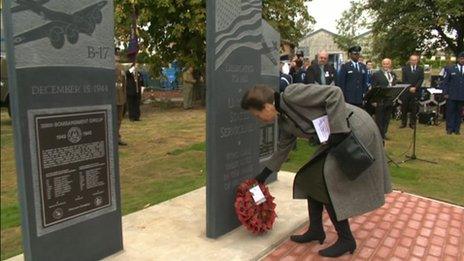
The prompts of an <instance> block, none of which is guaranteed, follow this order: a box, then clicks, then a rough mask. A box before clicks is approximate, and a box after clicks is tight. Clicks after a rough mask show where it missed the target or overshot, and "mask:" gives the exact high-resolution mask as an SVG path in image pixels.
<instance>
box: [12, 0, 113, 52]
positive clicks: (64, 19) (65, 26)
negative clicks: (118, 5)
mask: <svg viewBox="0 0 464 261" xmlns="http://www.w3.org/2000/svg"><path fill="white" fill-rule="evenodd" d="M48 1H49V0H37V1H34V0H16V1H15V2H16V3H17V4H18V5H17V6H14V7H13V8H12V9H11V11H12V13H14V12H20V11H31V12H33V13H35V14H37V15H40V16H41V17H42V18H43V19H45V20H47V21H49V22H47V23H46V24H43V25H41V26H38V27H35V28H32V29H30V30H28V31H26V32H23V33H20V34H17V35H15V36H14V37H13V41H14V44H15V45H19V44H23V43H27V42H31V41H36V40H39V39H42V38H45V37H48V39H50V43H51V45H52V46H53V47H54V48H56V49H61V48H62V47H63V45H64V43H65V39H66V40H68V42H69V43H71V44H75V43H77V41H78V40H79V33H83V34H87V35H89V36H90V35H92V34H93V32H94V31H95V26H96V25H97V24H100V23H101V22H102V20H103V15H102V12H101V9H102V8H103V7H104V6H105V5H106V4H107V1H101V2H98V3H96V4H92V5H89V6H87V7H84V8H82V9H80V10H78V11H75V12H74V13H72V14H68V13H65V12H59V11H56V10H51V9H49V8H47V7H45V6H44V4H45V3H47V2H48Z"/></svg>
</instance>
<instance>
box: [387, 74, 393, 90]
mask: <svg viewBox="0 0 464 261" xmlns="http://www.w3.org/2000/svg"><path fill="white" fill-rule="evenodd" d="M387 77H388V86H389V87H390V86H392V82H393V79H392V76H391V74H390V72H387Z"/></svg>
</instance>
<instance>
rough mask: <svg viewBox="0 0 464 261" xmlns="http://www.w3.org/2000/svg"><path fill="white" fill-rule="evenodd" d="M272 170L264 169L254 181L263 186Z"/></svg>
mask: <svg viewBox="0 0 464 261" xmlns="http://www.w3.org/2000/svg"><path fill="white" fill-rule="evenodd" d="M271 173H272V170H270V169H268V168H264V169H263V171H261V173H259V174H258V175H257V176H256V177H255V180H256V181H258V183H261V184H264V182H266V179H267V178H268V177H269V176H270V175H271Z"/></svg>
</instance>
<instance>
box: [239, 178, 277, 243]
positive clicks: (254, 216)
mask: <svg viewBox="0 0 464 261" xmlns="http://www.w3.org/2000/svg"><path fill="white" fill-rule="evenodd" d="M257 185H259V188H260V189H261V191H262V193H263V195H264V198H265V201H264V202H262V203H256V202H255V199H254V198H253V193H252V192H250V189H252V188H253V187H255V186H257ZM275 207H276V204H275V203H274V197H273V196H272V195H271V194H270V193H269V189H268V187H267V186H266V185H264V184H258V182H257V181H256V180H254V179H249V180H246V181H244V182H243V183H242V184H240V186H238V188H237V195H236V197H235V213H237V217H238V220H239V221H240V223H242V225H243V226H245V228H246V229H248V230H249V231H251V232H253V234H262V233H264V232H266V231H268V230H270V229H272V225H273V224H274V221H275V218H276V217H277V215H276V213H275Z"/></svg>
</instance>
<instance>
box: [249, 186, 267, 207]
mask: <svg viewBox="0 0 464 261" xmlns="http://www.w3.org/2000/svg"><path fill="white" fill-rule="evenodd" d="M249 191H250V192H251V194H252V195H253V200H254V201H255V203H256V205H259V204H262V203H264V202H266V197H264V194H263V192H262V191H261V188H260V187H259V186H254V187H252V188H251V189H250V190H249Z"/></svg>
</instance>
